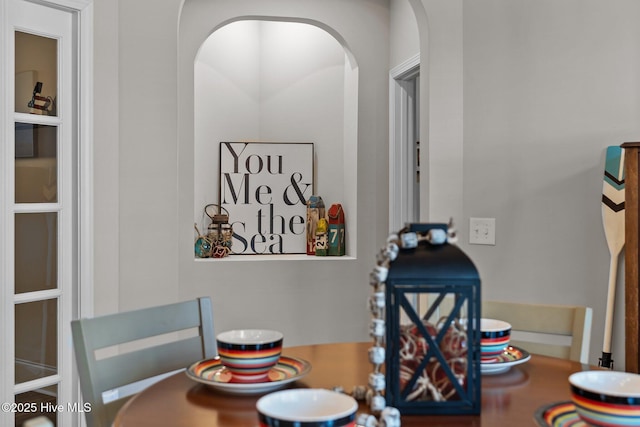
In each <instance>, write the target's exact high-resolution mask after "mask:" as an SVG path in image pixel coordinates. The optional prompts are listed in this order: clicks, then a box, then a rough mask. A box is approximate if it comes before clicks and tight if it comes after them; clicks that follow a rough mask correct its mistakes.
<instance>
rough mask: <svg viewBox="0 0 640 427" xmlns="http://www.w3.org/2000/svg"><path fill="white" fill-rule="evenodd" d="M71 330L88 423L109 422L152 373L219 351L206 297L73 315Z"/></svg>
mask: <svg viewBox="0 0 640 427" xmlns="http://www.w3.org/2000/svg"><path fill="white" fill-rule="evenodd" d="M71 330H72V335H73V344H74V349H75V356H76V364H77V367H78V374H79V377H80V389H81V391H82V396H83V398H84V402H85V403H90V404H91V411H87V412H85V416H86V420H87V425H88V427H108V426H111V424H112V422H113V420H114V419H115V416H116V414H117V412H118V409H120V407H121V406H122V405H124V403H125V402H126V401H127V400H128V399H129V398H130V397H131V394H132V393H131V391H132V390H135V392H137V391H139V389H140V384H142V386H143V387H144V386H145V385H148V384H149V383H150V382H151V381H153V380H149V379H150V378H155V377H158V376H159V375H160V376H161V375H163V374H165V375H166V374H168V373H171V372H175V371H179V370H180V369H184V368H186V367H188V366H189V365H190V364H192V363H194V362H196V361H198V360H203V359H208V358H211V357H214V356H216V354H217V348H216V341H215V336H214V328H213V310H212V306H211V299H210V298H208V297H202V298H198V299H195V300H191V301H185V302H179V303H174V304H168V305H163V306H157V307H150V308H144V309H140V310H134V311H127V312H121V313H115V314H110V315H105V316H99V317H94V318H88V319H87V318H85V319H78V320H73V321H72V322H71ZM160 378H162V377H160ZM136 386H138V387H136ZM104 397H109V399H106V400H105V399H104Z"/></svg>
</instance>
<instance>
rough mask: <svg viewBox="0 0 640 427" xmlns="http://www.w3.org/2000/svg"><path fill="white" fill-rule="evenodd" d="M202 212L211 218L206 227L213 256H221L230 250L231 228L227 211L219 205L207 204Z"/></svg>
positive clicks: (227, 253) (224, 255)
mask: <svg viewBox="0 0 640 427" xmlns="http://www.w3.org/2000/svg"><path fill="white" fill-rule="evenodd" d="M204 212H205V213H206V214H207V216H208V217H209V218H210V219H211V223H210V224H209V226H208V227H207V236H206V238H207V241H209V242H210V244H211V254H210V256H212V257H213V258H223V257H226V256H227V255H229V253H230V252H231V244H232V241H231V238H232V237H233V228H232V227H231V225H230V224H229V212H228V211H227V210H226V209H225V208H223V207H222V206H220V205H216V204H209V205H207V206H205V207H204Z"/></svg>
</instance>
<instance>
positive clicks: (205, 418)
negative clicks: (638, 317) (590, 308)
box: [114, 342, 590, 427]
mask: <svg viewBox="0 0 640 427" xmlns="http://www.w3.org/2000/svg"><path fill="white" fill-rule="evenodd" d="M369 347H371V343H369V342H363V343H338V344H318V345H308V346H300V347H289V348H285V349H284V350H283V355H284V356H290V357H298V358H302V359H304V360H307V361H309V362H310V363H311V366H312V369H311V372H310V373H309V374H308V375H307V376H306V377H304V378H303V379H301V380H299V381H296V382H294V383H293V384H292V385H291V386H292V387H313V388H329V389H330V388H333V387H335V386H341V387H343V388H344V390H345V391H347V392H349V391H351V390H352V389H353V387H354V386H356V385H365V384H366V383H367V378H368V375H369V373H370V372H371V364H370V363H369V361H368V356H367V351H368V349H369ZM585 369H590V367H589V366H586V365H582V364H580V363H578V362H572V361H568V360H563V359H557V358H553V357H546V356H539V355H535V354H534V355H532V357H531V360H529V361H528V362H526V363H523V364H520V365H517V366H513V367H511V369H510V370H509V371H507V372H505V373H502V374H498V375H483V377H482V410H481V414H480V415H465V416H460V415H439V416H438V415H427V416H425V415H420V416H415V415H414V416H403V417H402V426H403V427H411V426H416V427H417V426H425V425H428V426H429V427H440V426H442V427H445V426H446V427H468V426H474V427H476V426H477V427H479V426H481V425H484V426H485V427H492V426H521V425H522V426H531V425H535V422H534V419H533V417H534V413H535V411H536V410H537V409H538V408H539V407H541V406H543V405H547V404H552V403H556V402H561V401H567V400H570V398H571V396H570V392H569V383H568V377H569V375H570V374H572V373H573V372H578V371H581V370H585ZM259 397H260V396H259V395H258V396H238V395H229V394H224V393H222V392H220V391H217V390H212V389H210V388H209V387H208V386H206V385H204V384H201V383H198V382H195V381H193V380H192V379H190V378H188V377H187V375H186V374H185V373H184V372H180V373H177V374H175V375H172V376H170V377H167V378H165V379H163V380H161V381H159V382H158V383H156V384H154V385H152V386H151V387H149V388H147V389H145V390H143V391H142V392H140V393H139V394H137V395H136V396H134V397H133V398H132V399H131V400H129V401H128V402H127V404H126V405H125V406H124V407H123V408H122V409H121V410H120V412H119V413H118V416H117V418H116V420H115V422H114V426H115V427H144V426H171V427H180V426H185V427H186V426H188V427H201V426H202V427H205V426H206V427H257V426H258V416H257V412H256V409H255V404H256V401H257V400H258V398H259ZM359 412H366V413H368V412H369V411H368V408H367V407H366V404H364V403H362V404H361V406H360V411H359Z"/></svg>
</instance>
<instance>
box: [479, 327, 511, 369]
mask: <svg viewBox="0 0 640 427" xmlns="http://www.w3.org/2000/svg"><path fill="white" fill-rule="evenodd" d="M510 338H511V324H509V323H507V322H505V321H503V320H498V319H486V318H482V319H480V357H481V358H482V359H484V360H489V359H493V358H495V357H498V356H500V355H501V354H502V352H503V351H504V350H505V349H506V348H507V346H508V345H509V339H510Z"/></svg>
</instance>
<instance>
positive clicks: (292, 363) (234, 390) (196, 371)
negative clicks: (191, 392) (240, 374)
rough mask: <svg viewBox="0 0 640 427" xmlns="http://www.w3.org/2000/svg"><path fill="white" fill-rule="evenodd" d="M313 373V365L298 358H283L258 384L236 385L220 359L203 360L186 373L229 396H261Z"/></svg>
mask: <svg viewBox="0 0 640 427" xmlns="http://www.w3.org/2000/svg"><path fill="white" fill-rule="evenodd" d="M309 371H311V364H310V363H309V362H307V361H306V360H302V359H298V358H296V357H287V356H281V357H280V360H279V361H278V363H277V364H276V366H275V367H274V368H273V369H271V371H269V379H267V380H265V381H263V382H257V383H235V382H233V381H232V380H231V375H230V374H229V373H228V372H226V368H225V367H224V366H223V365H222V363H221V362H220V359H219V358H218V357H215V358H213V359H207V360H202V361H200V362H196V363H194V364H193V365H191V366H190V367H189V368H188V369H187V370H186V371H185V373H186V374H187V376H188V377H189V378H191V379H192V380H194V381H197V382H199V383H202V384H205V385H207V386H209V387H211V388H212V389H214V390H219V391H222V392H225V393H229V394H261V393H266V392H268V391H273V390H278V389H280V388H282V387H284V386H285V385H287V384H289V383H292V382H294V381H297V380H299V379H301V378H303V377H304V376H305V375H307V374H308V373H309Z"/></svg>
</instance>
